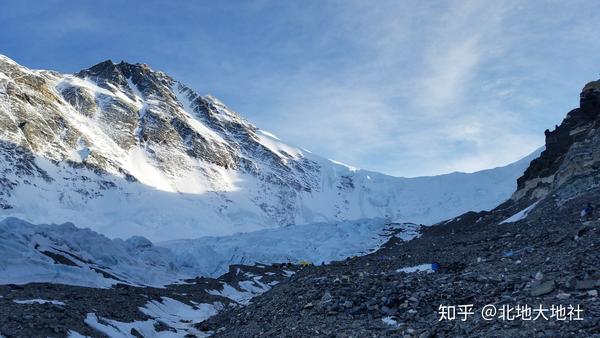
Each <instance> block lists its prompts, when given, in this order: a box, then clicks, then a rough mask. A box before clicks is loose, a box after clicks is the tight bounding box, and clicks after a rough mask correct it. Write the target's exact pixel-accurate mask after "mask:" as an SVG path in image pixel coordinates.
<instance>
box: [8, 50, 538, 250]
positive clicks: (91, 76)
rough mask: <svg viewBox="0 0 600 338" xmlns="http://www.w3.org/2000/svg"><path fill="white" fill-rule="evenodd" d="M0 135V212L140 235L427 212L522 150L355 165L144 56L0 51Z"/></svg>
mask: <svg viewBox="0 0 600 338" xmlns="http://www.w3.org/2000/svg"><path fill="white" fill-rule="evenodd" d="M0 144H1V146H0V160H1V161H0V168H1V169H2V171H1V174H0V178H1V182H2V185H1V186H0V205H1V206H2V208H3V209H2V211H0V216H16V217H20V218H24V219H26V220H29V221H32V222H37V223H42V222H56V223H63V222H67V221H71V222H74V223H75V224H86V225H89V226H91V227H93V228H94V229H95V230H98V231H100V232H102V233H104V234H108V235H109V236H123V237H128V236H131V235H144V236H147V237H149V238H151V239H153V240H158V239H161V240H166V239H175V238H186V237H199V236H202V235H224V234H231V233H234V232H238V231H252V230H257V229H260V228H264V227H273V226H281V225H288V224H301V223H309V222H320V221H337V220H351V219H359V218H370V217H387V218H390V219H392V220H398V221H404V220H406V221H413V222H419V223H434V222H437V221H440V220H442V219H445V218H448V217H450V216H453V215H456V214H459V213H462V212H464V211H467V210H482V209H486V208H491V207H493V206H494V205H496V204H498V203H499V202H502V201H503V200H505V199H506V198H508V197H509V196H510V193H512V191H513V190H514V179H515V178H516V177H517V176H518V175H520V174H522V172H523V170H524V168H525V166H527V165H528V163H529V159H525V160H523V161H520V162H518V163H516V164H513V165H510V166H507V167H504V168H499V169H496V170H490V171H483V172H479V173H475V174H460V173H458V174H451V175H442V176H437V177H423V178H415V179H403V178H395V177H390V176H386V175H382V174H379V173H374V172H368V171H364V170H357V169H354V168H351V167H348V166H345V165H341V164H338V163H335V162H332V161H330V160H327V159H324V158H322V157H319V156H317V155H314V154H312V153H310V152H308V151H306V150H303V149H300V148H297V147H294V146H291V145H289V144H286V143H284V142H282V141H281V140H279V139H278V138H276V137H274V136H273V135H271V134H269V133H267V132H265V131H262V130H260V129H258V128H257V127H256V126H254V125H253V124H251V123H250V122H248V121H246V120H245V119H244V118H242V117H241V116H240V115H239V114H237V113H235V112H234V111H232V110H231V109H229V108H228V107H227V106H225V105H224V104H223V103H222V102H220V101H219V100H217V99H216V98H214V97H212V96H201V95H198V94H197V93H195V92H194V91H193V90H192V89H190V88H189V87H187V86H185V85H184V84H182V83H180V82H178V81H176V80H174V79H172V78H171V77H169V76H168V75H166V74H164V73H162V72H159V71H155V70H152V69H151V68H149V67H148V66H147V65H145V64H130V63H125V62H121V63H118V64H115V63H114V62H112V61H110V60H109V61H104V62H102V63H99V64H97V65H95V66H93V67H91V68H89V69H84V70H82V71H80V72H78V73H76V74H73V75H69V74H60V73H57V72H53V71H44V70H31V69H28V68H26V67H23V66H21V65H18V64H17V63H15V62H14V61H12V60H10V59H8V58H6V57H0ZM532 156H535V154H534V155H532Z"/></svg>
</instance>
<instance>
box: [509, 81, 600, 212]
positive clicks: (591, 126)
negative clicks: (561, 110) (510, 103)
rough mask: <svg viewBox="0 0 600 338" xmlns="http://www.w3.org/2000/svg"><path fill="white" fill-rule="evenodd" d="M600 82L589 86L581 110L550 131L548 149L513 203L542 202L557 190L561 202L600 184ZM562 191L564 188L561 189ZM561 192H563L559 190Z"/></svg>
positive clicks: (534, 163)
mask: <svg viewBox="0 0 600 338" xmlns="http://www.w3.org/2000/svg"><path fill="white" fill-rule="evenodd" d="M599 127H600V81H594V82H590V83H588V84H586V85H585V87H584V88H583V90H582V91H581V94H580V105H579V108H576V109H573V110H572V111H570V112H569V113H568V114H567V117H566V118H565V119H564V120H563V121H562V123H561V125H560V126H556V128H555V129H554V130H553V131H549V130H546V132H545V135H546V149H545V150H544V151H543V152H542V153H541V155H540V157H539V158H537V159H535V160H533V161H532V162H531V165H530V166H529V168H527V170H526V171H525V174H524V175H523V176H522V177H520V178H519V180H518V181H517V182H518V190H517V191H516V192H515V194H514V195H513V196H512V199H513V200H517V201H518V200H521V199H523V198H525V199H540V198H542V197H545V196H547V195H548V193H549V192H551V191H557V193H558V195H559V196H558V197H559V198H560V199H561V200H566V199H568V198H571V197H573V196H574V195H576V194H578V193H580V192H582V191H585V190H587V189H591V188H594V187H597V186H598V185H599V184H600V170H599V169H600V130H599V129H598V128H599ZM559 188H560V189H559ZM559 190H560V191H559Z"/></svg>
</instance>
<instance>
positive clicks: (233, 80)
mask: <svg viewBox="0 0 600 338" xmlns="http://www.w3.org/2000/svg"><path fill="white" fill-rule="evenodd" d="M599 22H600V3H599V2H595V1H568V2H567V1H527V2H525V1H506V2H504V1H493V2H492V1H483V0H482V1H384V0H378V1H351V0H344V1H332V0H324V1H321V0H305V1H166V0H165V1H38V2H35V4H33V3H30V2H27V1H10V0H8V1H7V0H4V1H1V2H0V54H5V55H7V56H8V57H10V58H12V59H14V60H15V61H17V62H19V63H21V64H23V65H25V66H28V67H30V68H43V69H54V70H58V71H62V72H75V71H78V70H79V69H82V68H87V67H89V66H91V65H93V64H95V63H98V62H100V61H102V60H105V59H109V58H110V59H112V60H114V61H120V60H126V61H129V62H143V63H147V64H149V65H150V66H151V67H153V68H154V69H159V70H162V71H165V72H166V73H168V74H170V75H171V76H172V77H174V78H176V79H178V80H180V81H182V82H184V83H186V84H188V85H190V86H191V87H192V88H195V89H196V90H197V91H199V92H200V93H211V94H213V95H215V96H217V97H218V98H220V99H221V100H222V101H224V102H225V103H226V104H227V105H228V106H230V107H231V108H232V109H234V110H236V111H238V112H239V113H241V114H242V115H244V116H245V117H246V118H248V119H249V120H250V121H252V122H254V123H255V124H256V125H257V126H259V127H260V128H262V129H265V130H268V131H271V132H273V133H274V134H276V135H277V136H279V137H280V138H282V139H284V140H286V141H288V142H290V143H292V144H295V145H298V146H302V147H304V148H307V149H309V150H311V151H313V152H315V153H317V154H320V155H323V156H325V157H328V158H332V159H335V160H338V161H341V162H344V163H348V164H352V165H354V166H357V167H361V168H365V169H370V170H377V171H381V172H384V173H388V174H392V175H402V176H417V175H430V174H439V173H445V172H451V171H474V170H479V169H484V168H490V167H494V166H498V165H504V164H507V163H509V162H512V161H514V160H517V159H519V158H521V157H523V156H524V155H526V154H528V153H529V152H531V151H533V150H534V149H535V148H537V147H539V146H541V145H542V144H543V131H544V130H545V129H546V128H553V127H554V125H555V124H558V123H560V121H561V120H562V118H563V117H564V116H565V114H566V113H567V112H568V111H569V110H570V109H571V108H574V107H576V106H577V104H578V94H579V91H580V90H581V88H582V87H583V85H584V84H585V83H586V82H588V81H591V80H594V79H597V78H598V77H600V60H599V59H600V39H598V23H599Z"/></svg>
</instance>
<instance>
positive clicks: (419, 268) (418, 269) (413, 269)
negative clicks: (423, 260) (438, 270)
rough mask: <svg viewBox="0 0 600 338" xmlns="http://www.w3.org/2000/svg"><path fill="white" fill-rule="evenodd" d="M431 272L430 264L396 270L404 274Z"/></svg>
mask: <svg viewBox="0 0 600 338" xmlns="http://www.w3.org/2000/svg"><path fill="white" fill-rule="evenodd" d="M422 271H425V272H428V273H429V272H433V269H432V267H431V263H428V264H421V265H415V266H409V267H406V268H401V269H398V270H396V272H405V273H413V272H422Z"/></svg>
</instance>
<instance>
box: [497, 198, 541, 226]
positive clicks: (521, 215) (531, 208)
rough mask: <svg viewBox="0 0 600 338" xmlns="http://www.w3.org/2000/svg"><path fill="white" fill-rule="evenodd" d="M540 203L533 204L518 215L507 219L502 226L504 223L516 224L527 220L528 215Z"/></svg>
mask: <svg viewBox="0 0 600 338" xmlns="http://www.w3.org/2000/svg"><path fill="white" fill-rule="evenodd" d="M538 202H539V201H537V202H535V203H533V204H532V205H530V206H528V207H527V208H525V209H523V210H521V211H519V212H517V213H516V214H514V215H512V216H510V217H509V218H507V219H505V220H504V221H502V222H500V224H504V223H514V222H518V221H520V220H522V219H525V218H526V217H527V215H528V214H529V212H530V211H531V210H533V208H535V206H536V205H537V204H538Z"/></svg>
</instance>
